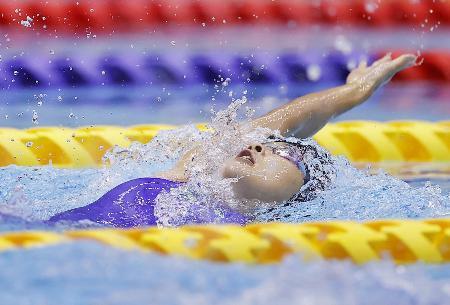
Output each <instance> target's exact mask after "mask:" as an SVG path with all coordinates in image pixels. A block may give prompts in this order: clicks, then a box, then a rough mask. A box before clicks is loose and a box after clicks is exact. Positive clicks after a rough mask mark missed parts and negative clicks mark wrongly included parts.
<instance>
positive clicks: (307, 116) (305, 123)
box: [246, 54, 416, 138]
mask: <svg viewBox="0 0 450 305" xmlns="http://www.w3.org/2000/svg"><path fill="white" fill-rule="evenodd" d="M415 62H416V56H414V55H412V54H405V55H402V56H399V57H397V58H396V59H392V58H391V55H390V54H387V55H386V56H384V57H383V58H381V59H379V60H377V61H376V62H374V63H373V64H372V65H371V66H367V64H366V63H365V62H361V63H360V64H359V66H358V67H357V68H355V69H353V70H352V71H351V72H350V73H349V75H348V77H347V82H346V84H345V85H342V86H339V87H335V88H331V89H328V90H324V91H321V92H317V93H312V94H308V95H305V96H303V97H299V98H297V99H295V100H293V101H291V102H290V103H288V104H285V105H283V106H281V107H279V108H277V109H274V110H272V111H271V112H269V113H268V114H266V115H264V116H262V117H260V118H258V119H255V120H253V121H252V122H250V125H248V126H246V127H250V128H258V127H262V128H269V129H271V130H278V131H280V133H281V134H282V135H283V136H295V137H298V138H308V137H311V136H313V135H314V134H315V133H316V132H317V131H319V130H320V129H321V128H322V127H323V126H325V124H326V123H327V122H328V121H329V120H331V119H332V118H334V117H335V116H338V115H340V114H342V113H344V112H346V111H348V110H350V109H352V108H353V107H355V106H357V105H359V104H361V103H363V102H364V101H366V100H367V99H368V98H369V97H370V96H371V95H372V94H373V93H374V92H375V90H376V89H377V88H379V87H380V86H381V85H383V84H384V83H387V82H388V81H389V80H390V79H391V78H392V77H393V76H394V75H395V74H396V73H398V72H399V71H401V70H404V69H406V68H408V67H411V66H413V65H414V64H415Z"/></svg>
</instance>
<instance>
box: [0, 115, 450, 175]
mask: <svg viewBox="0 0 450 305" xmlns="http://www.w3.org/2000/svg"><path fill="white" fill-rule="evenodd" d="M197 127H198V128H200V129H201V130H205V126H204V125H201V124H200V125H197ZM173 128H176V126H173V125H138V126H132V127H119V126H92V127H81V128H78V129H71V128H65V127H39V128H32V129H25V130H20V129H12V128H0V166H7V165H11V164H16V165H21V166H40V165H48V164H51V165H52V166H55V167H61V168H81V167H96V166H101V165H102V164H104V163H103V161H102V158H103V156H104V154H105V153H106V152H107V151H108V150H109V149H110V148H112V147H113V146H114V145H118V146H121V147H128V146H129V145H131V143H132V142H134V141H138V142H141V143H147V142H149V141H150V140H152V139H153V137H155V136H156V135H157V134H158V132H159V131H161V130H167V129H173ZM314 139H315V140H316V141H317V142H318V143H319V144H320V145H322V146H323V147H325V148H326V149H328V150H329V151H330V152H331V153H332V154H334V155H342V156H345V157H346V158H347V159H349V160H350V161H352V162H354V163H380V162H414V163H416V162H417V163H424V162H436V163H440V162H445V163H447V164H448V162H450V121H443V122H426V121H392V122H387V123H383V122H375V121H344V122H339V123H330V124H328V125H326V126H325V128H323V129H322V130H321V131H319V132H318V133H317V134H316V135H315V136H314Z"/></svg>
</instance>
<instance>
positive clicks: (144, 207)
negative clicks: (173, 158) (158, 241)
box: [49, 178, 247, 228]
mask: <svg viewBox="0 0 450 305" xmlns="http://www.w3.org/2000/svg"><path fill="white" fill-rule="evenodd" d="M181 184H182V183H181V182H174V181H170V180H166V179H160V178H138V179H134V180H130V181H127V182H125V183H122V184H120V185H118V186H116V187H115V188H113V189H112V190H110V191H109V192H107V193H106V194H104V195H103V196H102V197H100V198H99V199H98V200H97V201H95V202H93V203H91V204H89V205H87V206H84V207H80V208H76V209H73V210H69V211H66V212H62V213H60V214H57V215H55V216H53V217H52V218H50V219H49V222H58V221H80V220H84V219H87V220H90V221H93V222H97V223H100V224H105V225H109V226H113V227H120V228H126V227H138V226H152V225H156V217H155V215H154V206H155V199H156V197H157V196H158V195H159V193H161V191H163V190H165V191H169V190H170V189H172V188H176V187H178V186H180V185H181ZM217 208H218V209H220V211H221V214H222V215H223V220H221V221H220V222H222V223H237V224H245V223H246V221H247V220H246V218H245V217H244V216H243V215H241V214H238V213H236V212H235V211H233V210H232V209H231V208H229V207H228V206H225V205H223V204H222V205H218V206H217ZM192 214H195V211H192ZM210 214H211V217H210V219H205V218H204V217H202V219H199V218H198V217H196V215H192V216H191V217H189V218H188V219H186V220H185V222H186V223H185V224H193V223H205V222H214V221H215V219H214V216H213V215H215V213H214V211H211V213H210Z"/></svg>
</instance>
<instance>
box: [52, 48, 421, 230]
mask: <svg viewBox="0 0 450 305" xmlns="http://www.w3.org/2000/svg"><path fill="white" fill-rule="evenodd" d="M416 59H417V58H416V56H414V55H411V54H405V55H401V56H399V57H397V58H395V59H392V58H391V55H390V54H388V55H386V56H384V57H383V58H381V59H379V60H377V61H375V62H374V63H373V64H372V65H370V66H368V65H367V63H366V62H365V61H362V62H360V64H359V66H358V67H356V68H355V69H353V70H352V71H351V72H350V73H349V75H348V77H347V81H346V83H345V84H344V85H342V86H339V87H335V88H331V89H328V90H325V91H321V92H318V93H312V94H309V95H306V96H303V97H299V98H297V99H295V100H293V101H291V102H289V103H287V104H285V105H283V106H281V107H279V108H277V109H274V110H272V111H271V112H269V113H267V114H266V115H264V116H262V117H259V118H257V119H254V120H252V121H250V122H248V123H246V124H243V125H242V126H240V130H241V132H242V133H249V132H251V131H253V130H255V129H257V128H265V129H268V130H272V131H273V135H271V136H269V137H268V138H267V140H266V141H264V142H263V143H252V144H251V145H248V146H247V147H242V150H241V152H240V153H239V154H237V155H236V156H235V157H233V158H230V159H229V160H226V161H225V162H224V164H223V166H222V167H221V168H218V169H217V170H218V171H219V172H220V174H221V176H222V177H223V178H236V179H234V182H233V183H232V189H233V192H234V196H235V197H236V198H239V199H246V200H248V201H253V202H257V201H261V202H265V203H267V202H268V203H272V205H273V206H276V205H278V204H280V203H284V202H289V201H307V200H311V199H312V198H314V197H315V196H316V195H317V193H318V192H320V191H322V190H324V189H326V188H327V187H328V184H329V182H330V180H331V175H332V174H333V171H332V170H330V171H329V172H323V173H320V174H317V173H316V171H314V170H313V169H314V168H313V167H314V166H318V164H319V166H320V165H327V164H329V163H330V162H331V161H330V160H329V157H328V155H327V153H325V152H321V151H318V150H317V149H316V148H315V147H314V146H312V145H307V144H306V143H305V142H304V141H302V140H301V139H305V138H309V137H312V136H313V135H314V134H315V133H316V132H317V131H319V130H320V129H321V128H322V127H323V126H325V125H326V124H327V122H328V121H330V120H331V119H332V118H334V117H336V116H338V115H340V114H342V113H344V112H346V111H348V110H350V109H352V108H353V107H355V106H357V105H360V104H362V103H363V102H364V101H366V100H367V99H368V98H369V97H370V96H372V94H373V93H374V92H375V90H377V89H378V88H379V87H380V86H382V85H383V84H385V83H387V82H388V81H389V80H390V79H391V78H392V77H393V76H394V75H395V74H396V73H398V72H399V71H401V70H404V69H406V68H408V67H411V66H413V65H415V63H416ZM198 153H199V149H196V148H193V149H191V150H190V151H189V152H187V153H186V154H185V155H183V156H182V157H181V158H180V159H179V160H178V162H177V163H176V164H175V166H174V167H173V168H172V169H171V170H168V171H165V172H161V173H159V174H157V177H156V178H140V179H135V180H131V181H128V182H125V183H123V184H121V185H119V186H117V187H115V188H114V189H112V190H111V191H109V192H107V193H106V194H105V195H103V196H102V197H101V198H100V199H98V200H97V201H96V202H94V203H91V204H90V205H88V206H85V207H81V208H77V209H73V210H70V211H66V212H63V213H60V214H57V215H55V216H54V217H52V218H51V219H50V222H56V221H61V220H68V221H79V220H83V219H88V220H91V221H94V222H97V223H102V224H106V225H111V226H115V227H131V226H143V225H154V224H156V218H155V216H154V204H155V198H156V197H157V196H158V194H159V193H160V192H161V191H164V190H165V191H167V190H170V189H172V188H175V187H178V186H179V185H181V184H182V183H183V182H186V181H187V180H188V179H189V176H188V175H187V173H188V172H189V170H188V169H189V167H190V166H191V164H192V162H193V161H192V160H193V158H195V156H196V154H198ZM325 168H326V166H325ZM328 168H329V167H328ZM248 208H249V207H246V209H248ZM250 208H255V207H250ZM220 209H222V213H223V215H225V216H224V219H225V222H231V223H241V224H243V223H245V222H246V218H245V217H244V216H243V215H241V214H240V213H239V212H237V211H234V210H232V209H231V208H229V207H227V206H225V205H221V206H220ZM246 209H244V208H243V209H242V210H246ZM240 210H241V209H240ZM196 222H204V219H203V220H200V221H199V220H197V219H195V218H192V219H190V220H189V221H188V223H196Z"/></svg>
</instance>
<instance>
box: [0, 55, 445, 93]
mask: <svg viewBox="0 0 450 305" xmlns="http://www.w3.org/2000/svg"><path fill="white" fill-rule="evenodd" d="M390 51H392V50H390ZM405 52H410V51H408V50H397V51H395V52H393V56H394V57H396V56H398V55H400V54H402V53H405ZM61 53H62V54H58V55H48V54H41V55H39V56H36V55H35V54H33V55H23V56H16V57H14V58H7V57H4V58H3V60H2V61H1V62H0V88H2V89H7V90H12V89H16V90H19V89H23V88H42V89H44V88H47V89H52V88H53V89H60V88H87V87H104V86H116V87H120V86H157V85H159V86H163V85H164V86H169V85H170V86H178V87H183V88H186V87H193V86H199V85H201V86H204V85H221V84H222V83H224V81H225V80H226V79H227V78H229V79H230V80H231V84H246V85H249V84H251V85H280V84H286V85H289V84H292V85H294V84H315V83H319V84H335V83H336V84H338V83H339V84H340V83H344V82H345V80H346V78H347V75H348V73H349V69H350V67H352V66H355V65H356V64H357V63H358V62H359V61H360V60H361V59H367V60H368V61H369V62H372V61H374V60H375V59H377V58H380V57H381V56H383V55H385V54H386V53H387V51H386V52H383V51H379V52H371V53H369V54H365V53H362V52H357V51H354V52H351V53H350V54H342V53H340V52H337V51H335V50H328V51H327V50H325V51H320V52H317V51H314V50H313V51H308V52H287V51H277V52H274V53H272V52H271V53H269V54H268V53H265V52H261V51H259V52H254V53H245V52H244V53H243V52H238V51H237V52H235V53H226V52H219V53H217V52H199V53H193V54H180V53H174V52H171V51H168V52H164V53H162V54H161V53H158V52H156V53H154V54H153V53H152V54H146V55H142V54H137V53H133V52H131V51H130V52H128V53H125V54H124V51H119V50H117V51H116V52H114V50H111V51H109V52H108V53H105V54H88V55H86V54H72V55H70V53H67V54H64V53H63V52H61ZM323 54H326V56H323ZM421 56H422V57H423V62H422V64H421V65H418V66H415V67H413V68H410V69H407V70H405V71H402V72H401V73H399V74H398V75H397V76H396V77H394V79H393V81H399V82H402V81H403V82H408V83H411V82H412V83H414V82H420V81H427V82H433V83H450V52H447V51H437V50H436V51H426V52H423V54H422V55H421ZM228 83H230V81H228Z"/></svg>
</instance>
